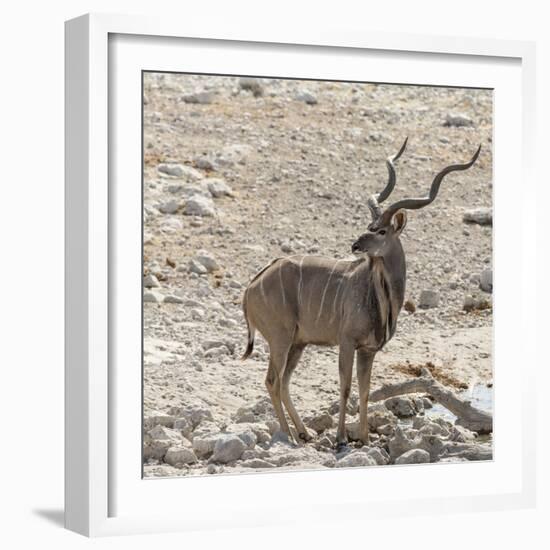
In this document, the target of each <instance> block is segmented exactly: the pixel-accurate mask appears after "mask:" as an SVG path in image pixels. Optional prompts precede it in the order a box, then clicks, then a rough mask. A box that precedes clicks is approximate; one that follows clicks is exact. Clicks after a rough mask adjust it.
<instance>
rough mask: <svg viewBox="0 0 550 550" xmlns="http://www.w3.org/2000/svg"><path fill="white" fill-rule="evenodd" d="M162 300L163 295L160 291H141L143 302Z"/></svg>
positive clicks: (158, 301)
mask: <svg viewBox="0 0 550 550" xmlns="http://www.w3.org/2000/svg"><path fill="white" fill-rule="evenodd" d="M163 300H164V296H163V295H162V294H161V293H160V292H156V291H155V290H149V291H146V292H144V293H143V301H144V302H152V303H156V304H160V303H162V301H163Z"/></svg>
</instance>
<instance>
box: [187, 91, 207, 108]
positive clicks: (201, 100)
mask: <svg viewBox="0 0 550 550" xmlns="http://www.w3.org/2000/svg"><path fill="white" fill-rule="evenodd" d="M183 101H184V102H185V103H194V104H198V105H210V103H212V102H213V101H214V94H213V92H195V93H194V94H187V95H184V96H183Z"/></svg>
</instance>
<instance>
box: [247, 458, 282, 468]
mask: <svg viewBox="0 0 550 550" xmlns="http://www.w3.org/2000/svg"><path fill="white" fill-rule="evenodd" d="M241 466H242V467H243V468H258V469H259V468H275V464H272V463H271V462H267V460H263V459H262V458H249V459H248V460H245V461H244V462H242V463H241Z"/></svg>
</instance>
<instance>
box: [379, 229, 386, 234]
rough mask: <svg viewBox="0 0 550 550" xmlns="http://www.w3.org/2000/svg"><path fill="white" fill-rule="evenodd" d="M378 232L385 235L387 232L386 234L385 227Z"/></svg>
mask: <svg viewBox="0 0 550 550" xmlns="http://www.w3.org/2000/svg"><path fill="white" fill-rule="evenodd" d="M378 234H379V235H385V234H386V230H385V229H380V231H378Z"/></svg>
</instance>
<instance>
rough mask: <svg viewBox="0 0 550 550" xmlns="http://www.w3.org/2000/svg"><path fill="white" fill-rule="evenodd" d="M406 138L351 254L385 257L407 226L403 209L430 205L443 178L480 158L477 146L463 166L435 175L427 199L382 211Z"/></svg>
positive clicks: (404, 201)
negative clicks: (366, 225) (395, 164)
mask: <svg viewBox="0 0 550 550" xmlns="http://www.w3.org/2000/svg"><path fill="white" fill-rule="evenodd" d="M407 140H408V138H407V139H405V141H404V143H403V145H402V146H401V149H399V152H398V153H397V154H396V155H394V156H392V157H388V158H387V160H386V165H387V167H388V183H387V184H386V187H384V189H383V191H382V192H381V193H378V194H375V195H371V196H370V197H369V199H368V201H367V205H368V207H369V210H370V212H371V215H372V222H371V223H370V224H369V226H368V228H367V232H366V233H363V234H362V235H361V236H360V237H359V238H358V239H357V240H356V241H355V242H354V243H353V245H352V247H351V251H352V252H353V253H354V254H356V255H358V256H363V255H367V256H370V257H384V256H385V255H386V254H387V253H388V252H389V251H390V250H392V249H393V247H394V246H395V244H396V243H398V241H399V236H400V235H401V232H402V231H403V229H404V228H405V225H406V224H407V213H406V210H417V209H419V208H423V207H424V206H427V205H428V204H430V203H432V202H433V201H434V200H435V198H436V197H437V193H438V192H439V187H440V185H441V182H442V181H443V178H444V177H445V176H446V175H447V174H450V173H451V172H455V171H457V170H467V169H468V168H470V167H471V166H472V165H473V164H474V162H475V161H476V160H477V157H478V156H479V152H480V151H481V145H480V146H479V147H478V149H477V151H476V152H475V154H474V156H473V157H472V158H471V160H470V161H469V162H467V163H466V164H451V165H450V166H447V167H446V168H443V170H441V172H439V174H437V175H436V176H435V178H434V180H433V182H432V186H431V187H430V192H429V193H428V196H427V197H423V198H417V199H402V200H400V201H397V202H395V203H393V204H392V205H391V206H388V207H387V208H386V209H385V210H384V211H382V209H381V208H380V204H381V203H382V202H383V201H385V200H386V199H387V198H388V197H389V196H390V194H391V192H392V191H393V188H394V187H395V181H396V177H395V167H394V164H393V163H394V162H395V161H396V160H397V159H398V158H399V157H400V156H401V155H402V154H403V151H404V150H405V147H406V146H407Z"/></svg>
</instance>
